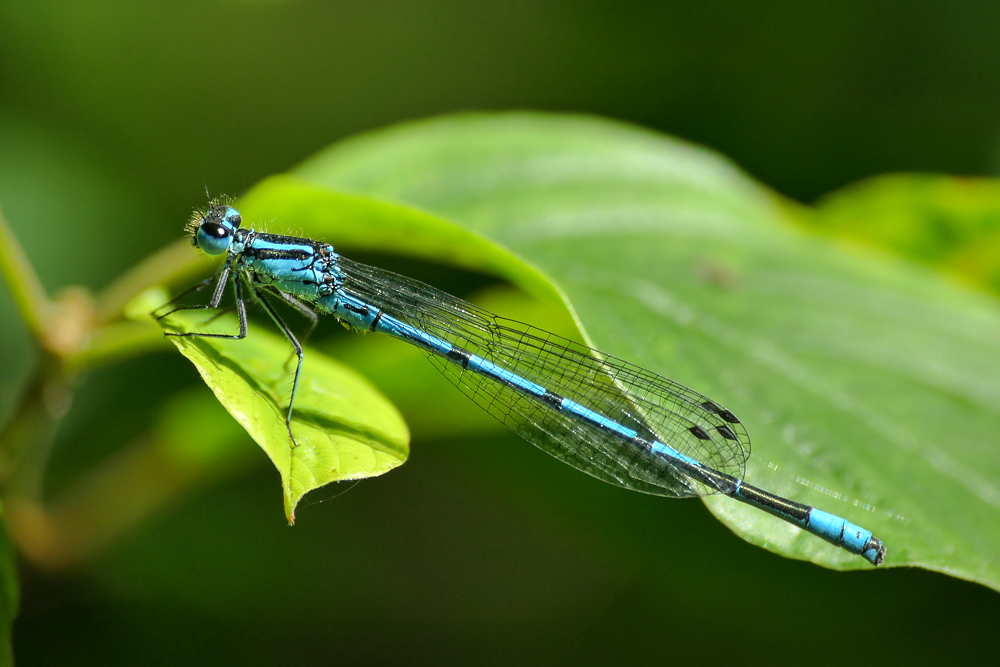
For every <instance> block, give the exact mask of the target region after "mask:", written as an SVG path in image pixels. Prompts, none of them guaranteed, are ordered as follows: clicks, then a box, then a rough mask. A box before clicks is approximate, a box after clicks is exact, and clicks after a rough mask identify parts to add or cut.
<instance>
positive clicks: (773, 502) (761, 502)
mask: <svg viewBox="0 0 1000 667" xmlns="http://www.w3.org/2000/svg"><path fill="white" fill-rule="evenodd" d="M736 497H737V498H738V499H740V500H748V501H750V502H752V503H753V504H754V505H757V506H758V507H761V508H763V509H764V510H766V511H768V512H770V513H772V514H776V515H778V516H780V517H791V518H792V519H794V520H795V521H798V522H800V523H802V524H805V525H808V522H809V512H810V511H811V510H812V508H811V507H809V506H808V505H803V504H802V503H797V502H794V501H792V500H788V499H787V498H781V497H780V496H776V495H774V494H773V493H768V492H767V491H762V490H761V489H758V488H757V487H754V486H750V485H749V484H741V485H740V489H739V492H738V493H737V494H736Z"/></svg>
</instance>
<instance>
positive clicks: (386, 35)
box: [0, 0, 1000, 665]
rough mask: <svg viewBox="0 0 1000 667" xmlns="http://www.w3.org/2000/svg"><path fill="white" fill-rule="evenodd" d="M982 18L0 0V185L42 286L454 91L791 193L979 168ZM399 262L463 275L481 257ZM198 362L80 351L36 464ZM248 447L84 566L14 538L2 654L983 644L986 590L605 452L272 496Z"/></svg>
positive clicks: (381, 3)
mask: <svg viewBox="0 0 1000 667" xmlns="http://www.w3.org/2000/svg"><path fill="white" fill-rule="evenodd" d="M997 34H1000V7H997V6H996V5H995V4H994V3H988V2H982V1H980V2H973V1H970V2H963V3H946V2H937V3H920V4H913V3H905V2H863V3H862V2H839V3H824V4H823V5H822V6H819V5H816V4H807V5H803V4H801V3H791V2H771V3H760V2H752V3H751V2H711V1H710V2H698V3H680V2H659V3H646V2H641V3H631V2H623V1H619V2H613V3H612V2H594V1H586V0H580V1H577V2H565V1H563V2H560V1H553V0H534V1H532V2H527V1H523V0H505V1H502V2H499V1H497V2H478V3H469V2H457V1H450V0H441V1H438V2H427V3H412V2H400V1H398V0H369V1H367V2H319V1H311V2H310V1H296V0H286V1H282V0H243V1H239V0H227V1H207V2H206V1H199V2H192V1H187V2H185V1H180V2H177V1H173V2H164V1H156V2H144V3H129V2H101V1H95V0H74V1H70V0H36V1H33V2H21V1H18V0H8V1H7V2H4V3H2V4H0V203H2V205H3V210H4V212H5V214H6V216H7V218H8V219H9V221H10V223H11V225H12V226H13V228H14V229H15V231H16V232H17V234H18V236H19V238H21V240H22V242H23V243H24V245H25V248H26V250H27V252H28V254H29V256H30V257H31V259H32V260H33V262H35V264H36V266H37V268H38V270H39V272H40V274H41V276H42V279H43V281H44V282H45V284H46V287H47V288H49V289H50V290H51V291H53V292H55V291H58V290H59V289H60V288H63V287H65V286H67V285H71V284H82V285H85V286H87V287H90V288H94V289H98V288H100V287H102V286H104V285H105V284H107V283H108V281H110V280H111V279H112V278H114V277H115V276H117V275H119V274H120V273H121V272H122V271H124V270H125V269H127V268H128V267H129V266H131V265H133V264H135V263H136V262H137V261H139V260H140V259H142V258H143V257H144V256H145V255H147V254H148V253H149V252H151V251H153V250H155V249H157V248H159V247H161V246H163V245H164V244H166V243H168V242H171V241H173V240H175V239H176V238H177V237H178V235H179V233H180V226H181V224H182V221H183V220H185V219H186V218H187V216H188V215H189V213H190V211H191V210H192V209H193V208H194V207H196V206H200V205H202V204H203V203H204V200H205V194H204V193H205V188H206V187H207V188H208V189H209V190H210V191H211V193H212V194H217V193H232V194H238V193H240V192H243V191H245V190H246V189H247V188H249V187H250V186H251V185H252V184H253V183H255V182H256V181H258V180H259V179H261V178H263V177H265V176H267V175H270V174H273V173H278V172H281V171H283V170H285V169H287V168H288V167H290V166H291V165H293V164H295V163H297V162H299V161H300V160H302V159H304V158H306V157H308V156H309V155H311V154H313V153H315V152H316V151H317V150H319V149H320V148H323V147H324V146H327V145H328V144H330V143H332V142H334V141H336V140H338V139H340V138H343V137H346V136H348V135H351V134H354V133H357V132H361V131H364V130H368V129H373V128H378V127H381V126H384V125H386V124H390V123H394V122H398V121H401V120H407V119H413V118H420V117H425V116H429V115H434V114H440V113H445V112H451V111H456V110H466V109H511V108H528V109H545V110H553V111H577V112H589V113H595V114H601V115H606V116H610V117H614V118H618V119H623V120H627V121H632V122H635V123H639V124H642V125H646V126H649V127H652V128H656V129H658V130H662V131H665V132H669V133H672V134H675V135H678V136H680V137H683V138H686V139H690V140H694V141H697V142H700V143H703V144H706V145H708V146H711V147H713V148H715V149H717V150H719V151H721V152H722V153H724V154H726V155H728V156H730V157H731V158H733V159H734V160H735V161H736V162H738V163H739V164H740V165H741V166H743V167H744V168H745V169H746V170H747V171H749V172H750V173H751V174H752V175H754V176H755V177H756V178H758V179H759V180H761V181H762V182H764V183H766V184H768V185H770V186H771V187H773V188H774V189H776V190H777V191H779V192H780V193H782V194H784V195H786V196H788V197H791V198H793V199H796V200H799V201H801V202H804V203H810V202H813V201H815V200H816V199H817V198H819V197H821V196H822V195H824V194H825V193H828V192H831V191H833V190H835V189H837V188H839V187H841V186H844V185H846V184H848V183H851V182H853V181H856V180H858V179H861V178H864V177H866V176H869V175H873V174H878V173H883V172H893V171H930V172H944V173H952V174H979V175H991V174H995V173H997V172H998V171H1000V40H997V39H996V35H997ZM406 268H407V270H408V272H410V273H414V272H416V273H417V275H418V276H419V277H424V278H427V277H428V276H433V277H434V278H435V280H436V282H438V284H442V285H445V286H450V287H452V288H453V289H455V290H457V291H462V290H466V291H467V290H468V289H471V287H473V286H481V285H483V284H487V283H488V282H489V279H488V278H486V277H482V276H474V275H469V274H465V273H460V272H455V271H451V270H448V269H443V268H442V269H438V268H435V267H427V266H412V265H407V267H406ZM0 317H2V319H0V343H2V344H3V350H4V352H3V353H0V419H3V418H5V417H6V416H7V415H8V414H9V411H10V409H11V404H12V401H13V400H14V397H15V396H16V395H17V392H18V390H19V387H20V385H21V383H22V382H23V381H24V377H25V375H26V373H27V370H28V368H29V364H30V349H31V348H30V346H29V343H28V338H27V333H26V332H25V331H24V330H23V327H21V326H20V325H19V323H18V321H17V319H16V316H15V315H14V311H13V310H12V308H11V305H10V299H9V296H8V295H7V293H6V291H2V290H0ZM197 384H198V381H197V377H196V375H195V373H194V371H193V369H192V368H190V366H189V365H187V364H186V363H184V364H182V363H179V357H177V355H176V354H171V353H170V352H169V351H165V352H164V353H162V354H153V355H149V356H145V357H142V358H140V359H136V360H132V361H129V362H127V363H122V364H119V365H116V366H111V367H109V368H107V369H105V370H102V371H100V372H99V373H95V374H93V375H92V376H90V377H89V378H88V379H87V381H86V385H85V391H80V392H79V393H78V396H77V400H76V403H75V405H74V407H73V410H72V411H71V412H70V414H69V416H68V418H67V421H66V423H65V424H64V427H63V429H62V431H61V432H60V435H59V438H58V440H57V443H56V448H55V451H54V454H53V457H54V458H53V464H52V465H53V467H52V472H51V475H50V479H49V480H48V488H50V489H51V490H52V492H53V493H54V492H57V491H58V490H59V489H60V487H63V486H66V485H67V484H70V483H71V482H72V480H73V479H74V478H76V477H78V476H80V475H81V474H83V472H82V471H86V470H87V469H88V467H90V466H93V465H95V464H97V463H98V462H100V461H101V460H103V459H104V458H105V457H107V456H109V455H111V454H112V453H113V452H115V451H116V450H118V449H120V448H122V447H124V446H126V445H127V444H128V443H130V442H132V441H134V439H135V438H137V437H140V436H141V434H142V433H143V432H144V431H145V430H146V429H147V428H148V426H149V424H150V422H151V421H152V420H153V419H154V415H155V414H156V413H157V410H158V409H159V407H160V404H161V403H162V398H163V396H167V395H173V394H175V393H177V392H178V391H181V390H183V389H185V388H186V387H191V388H192V389H191V390H192V391H196V390H197V389H196V388H197ZM246 446H247V451H248V452H249V454H248V459H247V462H246V463H245V464H241V465H240V466H239V467H238V469H234V470H233V471H232V472H231V474H228V475H226V476H223V478H222V479H221V480H218V481H215V482H214V483H211V484H208V483H206V484H202V485H199V486H197V487H196V488H194V489H192V490H191V492H190V493H188V494H185V495H183V496H182V497H178V499H177V501H176V502H174V503H172V504H170V505H169V506H168V507H167V508H165V509H164V510H163V511H161V512H159V513H157V514H155V515H153V516H151V517H149V518H148V519H147V520H146V521H145V522H143V523H142V524H141V525H140V526H138V527H136V528H135V529H134V530H133V531H131V532H130V533H128V534H127V535H125V536H124V537H123V538H122V539H120V540H118V541H117V542H116V543H115V544H114V545H113V546H112V548H111V549H109V550H108V551H107V552H106V553H105V554H103V555H102V556H101V557H99V558H98V559H96V560H95V561H94V562H91V563H89V564H88V565H87V566H85V567H83V568H80V569H77V570H74V571H72V572H68V573H61V574H58V575H56V574H52V573H48V572H43V571H40V570H37V569H36V568H34V567H32V566H31V565H30V564H28V563H23V564H22V577H23V583H22V585H23V605H22V611H21V616H20V618H19V620H18V621H17V623H16V625H15V635H14V636H15V650H16V655H17V658H18V661H19V664H22V665H35V664H38V665H43V664H45V665H47V664H102V665H108V664H135V663H139V662H141V663H142V664H149V665H157V664H163V665H167V664H177V663H180V662H186V663H188V664H202V663H204V664H209V663H211V664H220V663H221V664H260V665H264V664H267V665H271V664H300V663H301V664H310V663H313V662H315V663H322V664H330V663H342V664H385V663H398V662H406V663H411V664H413V663H433V664H441V663H459V664H469V663H473V664H510V663H513V662H518V663H523V664H551V663H555V662H574V663H579V664H603V663H609V662H615V663H640V664H675V663H690V664H701V663H705V664H713V663H719V662H722V661H726V662H729V661H731V660H732V659H734V658H738V659H740V660H744V661H750V662H754V663H768V664H777V663H788V664H801V663H803V662H807V661H808V662H810V663H825V662H838V663H839V662H841V661H842V660H843V658H844V657H845V653H846V655H847V656H850V657H851V658H853V659H864V660H866V661H870V662H889V661H891V662H894V663H898V662H903V661H905V662H907V663H910V664H918V663H919V664H931V663H936V664H940V663H942V661H944V662H945V663H954V662H959V661H962V662H966V661H972V660H979V659H983V658H984V656H993V657H995V652H993V651H991V645H992V648H994V649H995V647H996V640H995V639H994V638H993V633H994V632H995V629H996V627H997V622H998V621H1000V597H998V596H997V595H996V593H995V592H991V591H989V590H987V589H985V588H983V587H980V586H977V585H975V584H971V583H968V582H963V581H958V580H954V579H949V578H948V577H945V576H943V575H939V574H932V573H928V572H923V571H916V570H911V571H907V570H889V571H884V572H878V573H871V572H863V573H858V572H855V573H846V574H843V573H835V572H828V571H824V570H822V569H820V568H818V567H815V566H813V565H809V564H806V563H799V562H793V561H789V560H787V559H782V558H779V557H777V556H774V555H772V554H769V553H767V552H766V551H764V550H761V549H758V548H756V547H753V546H750V545H748V544H745V543H743V542H742V541H740V540H739V539H737V538H736V537H734V536H733V535H731V534H730V533H729V531H728V530H726V529H725V528H724V527H723V526H721V524H719V523H717V522H716V521H715V520H714V519H712V518H711V516H710V515H709V514H708V512H707V511H706V510H705V509H704V508H703V507H702V506H701V504H700V503H697V502H694V501H692V502H664V501H661V500H657V499H655V498H647V497H642V496H639V495H638V494H629V493H626V492H623V491H620V490H618V489H614V488H611V487H609V486H606V485H602V484H598V483H596V482H593V481H592V480H591V479H589V478H587V477H585V476H583V475H579V474H578V473H576V472H574V471H573V470H571V469H569V468H568V467H566V466H563V465H561V464H559V463H558V462H556V461H554V460H552V459H549V458H548V457H545V456H543V455H541V454H540V453H538V452H537V451H536V450H534V449H533V448H531V447H528V446H526V445H524V444H523V443H520V442H519V441H516V440H513V439H511V438H509V437H507V436H505V435H504V434H502V433H495V434H494V433H492V432H491V433H490V434H487V435H485V436H483V437H482V438H480V439H478V440H476V441H475V442H471V443H470V442H469V441H467V440H454V441H451V440H447V439H445V440H442V439H437V438H430V437H427V436H425V435H422V434H421V432H419V431H418V432H415V433H414V443H413V455H412V458H411V460H410V461H409V462H408V463H407V464H406V465H405V466H404V467H402V468H401V469H399V470H397V471H394V472H392V473H391V474H389V475H387V476H386V477H383V478H379V479H374V480H369V481H365V482H363V483H360V484H358V485H356V486H354V487H352V488H350V489H349V490H347V489H346V487H344V488H339V489H338V490H336V491H334V492H331V493H328V494H326V495H325V496H324V497H323V498H324V499H325V500H326V501H325V502H323V503H320V504H316V505H313V506H311V507H306V508H304V509H303V510H302V511H301V512H300V521H299V525H297V526H296V527H295V528H294V529H289V528H287V527H286V526H285V525H284V521H283V517H282V514H281V506H280V495H279V487H278V481H277V474H276V473H275V471H274V470H273V468H271V467H270V466H269V464H268V462H267V461H266V459H265V457H264V456H263V454H261V453H260V452H259V451H254V449H253V445H252V443H247V445H246ZM345 490H346V491H347V492H344V493H341V492H342V491H345ZM821 640H825V641H821Z"/></svg>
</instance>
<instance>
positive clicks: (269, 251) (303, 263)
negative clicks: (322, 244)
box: [239, 233, 336, 302]
mask: <svg viewBox="0 0 1000 667" xmlns="http://www.w3.org/2000/svg"><path fill="white" fill-rule="evenodd" d="M332 251H333V249H332V248H330V253H329V254H330V255H332ZM239 262H240V265H241V267H242V268H243V269H244V270H246V271H247V272H249V273H251V274H253V275H254V277H255V279H256V281H257V282H258V283H260V284H262V285H267V286H271V287H274V288H275V289H278V290H280V291H282V292H288V293H290V294H293V295H295V296H297V297H299V298H301V299H303V300H305V301H309V302H313V301H316V300H317V299H319V298H320V297H322V296H324V295H325V294H328V293H329V291H330V290H329V288H328V287H326V285H327V284H328V279H329V276H330V274H331V272H333V271H335V270H336V266H335V264H334V263H333V261H332V260H328V259H326V258H324V257H321V256H318V255H317V246H316V245H315V244H313V243H309V242H306V241H304V240H302V239H294V238H291V237H277V236H272V235H269V234H253V233H251V234H250V235H249V237H248V240H247V243H246V244H245V245H244V246H243V247H242V248H241V249H240V251H239Z"/></svg>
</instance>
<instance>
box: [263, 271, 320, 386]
mask: <svg viewBox="0 0 1000 667" xmlns="http://www.w3.org/2000/svg"><path fill="white" fill-rule="evenodd" d="M268 293H269V294H273V295H274V296H276V297H278V298H279V299H281V300H282V301H284V302H285V303H287V304H288V305H289V306H291V307H292V308H294V309H295V310H297V311H299V314H300V315H302V316H303V317H304V318H306V319H307V320H309V328H308V329H306V332H305V334H304V335H302V336H301V338H300V340H299V342H300V343H301V344H302V345H303V346H305V344H306V341H307V340H309V337H310V336H311V335H312V332H313V331H314V330H315V329H316V325H317V324H318V323H319V316H318V315H316V311H315V310H313V309H312V308H310V307H309V306H307V305H306V304H304V303H303V302H302V301H301V300H300V299H299V298H298V297H295V296H292V295H291V294H288V293H287V292H281V291H279V290H273V291H271V290H268ZM294 358H295V357H294V355H293V356H291V357H288V361H286V362H285V371H288V364H290V363H291V362H292V359H294Z"/></svg>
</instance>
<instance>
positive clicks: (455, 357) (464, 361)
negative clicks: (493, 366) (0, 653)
mask: <svg viewBox="0 0 1000 667" xmlns="http://www.w3.org/2000/svg"><path fill="white" fill-rule="evenodd" d="M447 357H448V358H449V359H451V360H452V361H457V362H458V363H460V364H461V365H462V368H465V369H468V368H469V359H470V358H471V357H472V355H471V354H469V353H468V352H466V351H465V350H463V349H462V348H460V347H456V346H454V345H452V346H451V349H450V350H448V354H447Z"/></svg>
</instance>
